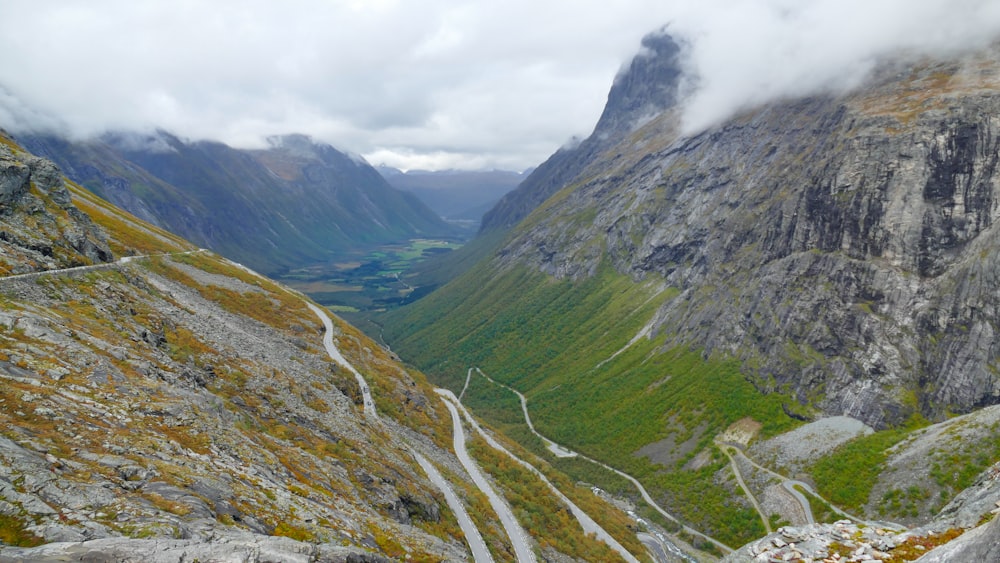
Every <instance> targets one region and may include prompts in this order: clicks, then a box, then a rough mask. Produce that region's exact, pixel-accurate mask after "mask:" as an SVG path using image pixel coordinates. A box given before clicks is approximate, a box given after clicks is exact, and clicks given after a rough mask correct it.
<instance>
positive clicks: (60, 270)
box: [0, 248, 208, 281]
mask: <svg viewBox="0 0 1000 563" xmlns="http://www.w3.org/2000/svg"><path fill="white" fill-rule="evenodd" d="M199 252H208V251H207V250H206V249H204V248H199V249H198V250H182V251H180V252H161V253H159V254H143V255H140V256H122V257H121V258H119V259H118V260H117V261H115V262H101V263H99V264H91V265H89V266H73V267H72V268H57V269H55V270H39V271H37V272H28V273H26V274H14V275H11V276H3V277H0V281H6V280H25V279H31V278H38V277H41V276H51V275H56V274H74V273H80V272H89V271H93V270H109V269H112V268H117V267H118V266H121V265H123V264H128V263H129V262H132V261H133V260H140V259H142V258H152V257H155V256H183V255H185V254H197V253H199Z"/></svg>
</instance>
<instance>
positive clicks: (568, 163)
mask: <svg viewBox="0 0 1000 563" xmlns="http://www.w3.org/2000/svg"><path fill="white" fill-rule="evenodd" d="M680 79H681V62H680V46H679V45H678V44H677V43H676V42H675V41H674V39H673V38H672V37H671V36H670V35H668V34H667V33H666V32H665V31H659V32H655V33H651V34H649V35H647V36H646V37H644V38H643V39H642V48H641V51H640V52H639V54H638V55H637V56H636V57H634V58H633V59H632V61H631V63H630V64H629V65H628V66H627V67H625V68H623V69H622V70H621V71H620V72H619V74H618V76H617V77H615V82H614V84H613V85H612V86H611V91H610V92H609V93H608V101H607V104H606V105H605V106H604V112H603V113H602V114H601V117H600V119H599V120H598V122H597V126H596V127H595V128H594V132H593V133H592V134H591V135H590V136H589V137H587V138H586V139H584V140H583V141H578V142H571V143H569V144H567V145H566V146H565V147H563V148H561V149H560V150H558V151H556V153H555V154H553V155H552V156H550V157H549V158H548V160H546V161H545V162H543V163H542V164H540V165H539V166H538V168H536V169H535V170H533V171H532V173H531V174H530V175H529V176H528V177H527V178H526V179H525V180H524V182H523V183H522V184H521V185H520V186H518V187H517V189H516V190H514V191H512V192H510V193H509V194H507V195H506V196H504V197H503V198H502V199H501V200H500V202H499V203H497V205H496V206H494V207H493V209H490V210H489V211H488V212H487V213H486V214H485V215H484V216H483V221H482V227H481V230H482V231H490V230H494V229H506V228H510V227H513V226H514V225H516V224H517V223H518V222H519V221H521V220H522V219H524V218H525V217H526V216H527V215H528V214H529V213H530V212H531V211H532V210H533V209H535V208H536V207H538V206H539V205H540V204H541V203H542V202H543V201H545V200H546V199H547V198H548V197H549V196H551V195H552V194H554V193H556V192H557V191H559V190H561V189H562V188H563V187H565V186H566V185H568V184H569V183H570V182H571V181H573V180H574V179H575V178H576V177H577V176H579V175H581V173H582V171H583V169H585V168H586V167H587V166H588V165H589V164H590V163H591V162H592V161H594V160H597V159H598V157H599V155H600V154H601V153H603V152H604V151H605V150H608V149H609V148H610V147H612V146H614V145H616V144H617V143H619V142H620V141H621V140H622V137H624V136H626V135H628V134H629V133H631V132H632V131H633V130H634V129H636V128H638V127H640V126H642V125H643V124H644V123H646V122H647V121H649V120H651V119H653V118H654V117H656V116H657V115H659V114H661V113H662V112H663V111H664V110H666V109H668V108H671V107H673V106H674V105H676V104H677V100H678V96H679V87H680Z"/></svg>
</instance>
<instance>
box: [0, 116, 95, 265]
mask: <svg viewBox="0 0 1000 563" xmlns="http://www.w3.org/2000/svg"><path fill="white" fill-rule="evenodd" d="M0 136H2V132H0ZM0 218H2V219H3V221H4V224H3V225H2V228H0V241H2V242H3V245H4V252H3V254H2V255H0V272H2V271H3V269H4V268H6V272H7V273H26V272H30V271H35V270H51V269H55V268H65V267H70V266H81V265H86V264H93V263H101V262H110V261H111V260H113V259H114V257H113V255H112V252H111V249H110V247H109V246H108V243H107V241H106V240H105V237H104V234H103V233H102V232H101V230H100V229H98V228H97V227H96V225H94V223H93V221H91V219H90V217H88V216H87V215H86V214H84V213H83V212H81V211H80V210H79V209H78V208H77V207H76V206H75V205H74V204H73V200H72V197H71V196H70V193H69V191H68V190H67V189H66V186H65V185H64V180H63V177H62V173H61V172H60V171H59V168H58V167H56V165H55V164H53V163H52V162H51V161H49V160H46V159H43V158H38V157H33V156H17V155H15V153H14V152H13V151H12V149H11V147H9V146H7V145H5V144H0Z"/></svg>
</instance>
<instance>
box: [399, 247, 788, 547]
mask: <svg viewBox="0 0 1000 563" xmlns="http://www.w3.org/2000/svg"><path fill="white" fill-rule="evenodd" d="M675 293H676V292H675V291H674V290H672V289H669V288H668V289H665V290H662V291H660V290H659V288H657V287H654V286H652V285H650V284H636V283H634V282H633V281H632V280H631V279H629V278H627V277H625V276H622V275H620V274H618V273H616V272H614V271H613V270H612V269H611V268H609V267H605V268H602V269H601V270H600V271H599V272H598V274H597V275H596V276H594V277H592V278H589V279H585V280H581V281H577V282H573V281H556V280H553V279H551V278H548V277H547V276H544V275H543V274H539V273H536V272H530V271H528V270H527V269H523V268H513V269H509V270H506V271H500V272H498V271H495V270H493V269H491V267H489V266H487V265H484V264H480V265H479V266H476V267H475V268H473V269H471V270H470V271H469V272H467V273H466V274H465V275H463V276H462V277H461V278H459V279H457V280H456V281H455V282H453V283H452V284H450V285H449V286H447V287H446V288H445V289H444V290H443V291H440V292H436V293H434V294H431V295H430V296H428V297H426V298H425V299H423V300H421V301H419V302H417V303H416V304H415V305H414V306H411V307H409V308H406V309H403V310H401V311H398V312H395V313H392V314H390V315H389V318H388V320H387V322H386V325H385V326H386V335H387V339H388V340H389V341H390V343H391V344H392V346H393V348H394V349H395V350H396V351H397V352H399V353H400V354H401V355H402V356H403V357H405V358H407V359H408V360H410V361H413V362H414V363H416V364H417V365H418V366H420V367H421V368H423V369H424V370H425V372H427V373H429V374H430V375H431V377H432V378H434V379H435V380H436V382H437V383H439V384H442V385H444V386H446V387H449V388H451V389H453V390H454V391H456V392H458V391H460V390H461V388H462V386H463V384H464V381H465V375H466V371H467V369H468V367H471V366H479V367H481V368H482V369H483V370H484V371H486V372H487V373H489V374H490V375H491V376H493V377H494V378H495V379H497V380H499V381H501V382H503V383H506V384H509V385H511V386H513V387H515V388H516V389H518V390H520V391H521V392H523V393H524V394H525V395H526V396H527V397H528V400H529V404H530V409H531V413H532V417H533V421H534V422H535V425H536V427H537V428H538V430H539V431H541V432H542V433H543V434H546V435H547V436H549V437H550V438H552V439H554V440H556V441H558V442H560V443H564V444H566V445H568V446H570V447H572V448H573V449H576V450H578V451H581V452H584V453H587V454H588V455H592V456H594V457H597V458H599V459H602V460H605V461H607V462H609V463H611V464H613V465H615V466H617V467H620V468H622V469H625V470H626V471H629V472H631V473H633V474H635V475H636V476H638V477H640V478H642V479H643V480H644V481H645V482H646V483H647V484H648V485H650V486H652V487H653V488H654V490H656V491H657V496H659V497H660V498H664V499H666V500H667V501H668V504H669V505H670V507H671V508H673V509H674V510H677V511H679V512H681V513H682V514H683V515H684V516H685V517H686V518H687V519H688V520H689V521H691V522H692V523H694V524H695V525H697V526H701V527H704V528H706V529H707V530H710V531H711V532H712V533H715V534H717V535H718V536H719V538H720V539H721V540H722V541H726V542H729V543H733V544H738V543H740V542H741V541H743V540H746V539H750V538H752V537H754V536H755V535H757V534H759V533H760V532H762V529H758V528H759V520H757V519H756V518H755V516H754V514H753V513H752V511H750V510H747V509H744V508H741V507H739V506H736V505H733V504H732V502H731V500H730V497H731V494H730V493H729V492H727V491H726V490H725V489H723V488H722V487H720V486H719V485H717V484H715V483H714V480H713V473H714V472H715V471H716V470H717V469H718V468H719V467H721V461H718V460H717V461H714V462H712V463H710V464H709V465H708V466H707V467H705V468H703V469H701V470H698V471H693V472H692V471H686V470H683V469H681V468H682V466H683V465H684V463H685V462H686V461H688V460H689V459H690V458H691V457H693V456H694V455H695V454H696V453H697V452H698V451H701V450H703V449H706V448H707V449H708V451H711V450H712V446H711V440H712V437H713V436H714V435H715V434H717V433H718V432H721V431H722V430H723V429H724V428H725V427H726V426H728V425H729V424H731V423H732V422H734V421H736V420H739V419H740V418H743V417H746V416H750V417H753V418H754V419H756V420H759V421H761V422H762V423H764V433H765V434H775V433H778V432H780V431H783V430H786V429H788V428H790V427H792V426H793V425H794V424H795V423H794V421H792V420H791V419H789V418H788V417H787V416H786V415H785V414H784V413H783V412H782V410H781V403H782V400H783V398H782V397H781V396H777V395H771V396H762V395H760V394H759V393H758V392H757V391H756V390H755V389H754V388H753V387H752V386H751V385H750V384H749V383H748V382H747V381H746V380H745V378H744V377H743V374H742V373H741V366H740V365H739V364H738V363H737V362H735V361H732V360H728V359H725V358H714V357H713V358H703V357H702V354H701V353H700V352H699V351H697V350H684V349H675V350H658V346H657V339H652V340H651V339H647V338H640V339H639V340H638V341H637V342H636V343H635V344H634V345H632V346H630V347H628V348H627V349H626V350H624V351H623V352H622V353H620V354H618V355H617V356H615V357H614V358H613V359H612V356H614V354H615V353H616V352H617V351H619V350H621V349H622V348H625V347H626V345H627V344H628V343H629V341H630V340H632V338H633V337H634V336H635V335H636V334H637V333H639V331H640V330H641V329H642V328H643V326H645V324H646V323H647V322H648V321H649V319H650V318H651V316H652V315H653V313H654V311H655V310H656V308H657V307H658V306H659V305H660V304H662V303H663V302H665V301H666V300H668V299H670V298H672V297H673V295H675ZM602 362H603V363H602ZM465 400H466V402H467V403H468V404H469V405H470V406H471V407H472V408H473V409H474V410H475V411H476V412H477V413H479V414H480V415H482V416H484V417H485V418H487V419H488V420H489V421H490V422H491V423H493V424H495V425H497V426H498V427H500V428H501V429H503V430H504V431H506V432H507V433H508V434H510V435H512V436H514V437H516V438H518V439H520V441H521V442H522V443H524V444H525V445H527V446H529V447H532V449H533V450H534V451H535V452H536V453H538V454H540V455H545V452H544V451H541V448H540V444H539V441H538V440H537V439H531V438H529V436H530V435H529V434H527V432H526V429H525V428H524V423H523V419H522V417H521V413H520V408H519V405H518V403H517V399H516V398H515V397H514V396H513V395H512V394H510V393H509V392H508V391H506V390H503V389H500V388H497V387H495V386H492V385H490V384H488V383H485V380H482V379H481V378H479V379H474V380H473V384H472V385H471V386H470V388H469V390H468V391H467V393H466V395H465ZM671 437H672V438H673V440H674V443H677V444H680V443H683V442H686V441H687V442H688V444H689V445H690V444H694V445H695V447H694V448H692V449H690V451H689V452H687V453H680V452H677V454H676V456H675V463H674V464H673V465H671V466H670V467H664V466H662V465H654V464H653V463H651V462H650V461H649V460H648V459H647V458H645V457H641V456H638V455H636V452H637V450H639V449H640V448H642V447H643V446H645V445H647V444H650V443H653V442H657V441H660V440H664V439H667V438H671ZM550 459H551V458H550ZM553 461H555V462H556V464H557V465H558V466H560V467H561V468H563V469H565V470H567V471H569V472H571V474H573V475H574V476H575V477H577V478H581V479H583V478H586V479H588V480H592V481H595V480H598V479H600V480H601V481H600V482H601V483H602V484H605V483H607V484H609V486H611V488H613V489H617V488H619V487H621V483H620V482H619V483H618V484H617V485H615V484H614V480H612V479H606V477H602V476H601V475H600V472H593V471H592V470H591V469H588V468H585V467H583V466H581V464H580V463H579V462H568V463H567V462H558V461H556V460H553Z"/></svg>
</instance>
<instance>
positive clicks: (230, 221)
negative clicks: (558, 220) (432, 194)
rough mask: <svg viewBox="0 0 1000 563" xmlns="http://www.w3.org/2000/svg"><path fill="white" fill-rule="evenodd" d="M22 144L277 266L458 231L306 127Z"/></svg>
mask: <svg viewBox="0 0 1000 563" xmlns="http://www.w3.org/2000/svg"><path fill="white" fill-rule="evenodd" d="M19 141H20V142H22V143H23V144H24V146H25V147H26V148H28V149H29V150H31V151H32V152H34V153H35V154H38V155H41V156H44V157H46V158H49V159H51V160H53V161H54V162H56V164H58V165H59V166H60V167H61V168H62V169H64V170H65V171H66V174H67V175H68V176H69V177H70V178H71V179H73V180H75V181H77V182H79V183H80V184H81V185H83V186H84V187H87V188H88V189H90V190H92V191H93V192H94V193H96V194H98V195H100V196H102V197H105V198H106V199H108V200H109V201H111V202H112V203H114V204H116V205H119V206H121V207H122V208H123V209H126V210H128V211H130V212H132V213H134V214H135V215H136V216H138V217H141V218H143V219H144V220H147V221H150V222H152V223H154V224H155V225H158V226H160V227H163V228H166V229H168V230H170V231H173V232H176V233H178V234H180V235H181V236H183V237H185V238H187V239H189V240H191V241H193V242H195V243H196V244H198V245H200V246H203V247H206V248H211V249H212V250H215V251H217V252H219V253H221V254H223V255H225V256H227V257H229V258H232V259H233V260H236V261H239V262H241V263H245V264H247V265H249V266H251V267H252V268H254V269H257V270H260V271H262V272H265V273H268V274H276V273H280V272H284V271H287V270H289V269H294V268H296V267H301V266H304V265H308V264H314V263H318V262H324V261H331V260H334V259H336V258H338V257H342V256H343V254H344V253H346V252H348V251H351V252H354V251H359V250H364V249H371V248H373V247H376V246H378V245H380V244H385V243H390V242H399V241H401V240H407V239H409V238H413V237H435V236H443V235H450V234H454V233H455V228H454V227H452V226H450V225H448V224H446V223H445V222H444V221H442V220H441V219H440V218H439V217H438V216H437V215H436V214H435V213H434V212H432V211H431V210H430V209H428V208H427V207H426V206H425V205H424V204H422V203H421V202H420V201H419V200H418V199H417V198H416V197H414V196H413V195H411V194H407V193H403V192H400V191H399V190H396V189H393V188H392V187H391V186H389V184H387V183H386V182H385V180H383V178H382V177H381V176H380V175H379V174H378V173H377V172H376V171H375V170H374V169H373V168H372V167H371V166H369V165H368V164H367V163H365V162H364V161H363V160H361V159H359V158H357V157H351V156H349V155H347V154H344V153H341V152H339V151H337V150H336V149H334V148H333V147H331V146H329V145H324V144H318V143H315V142H313V141H311V140H310V139H309V138H307V137H305V136H302V135H288V136H283V137H274V138H272V139H270V147H269V148H267V149H264V150H240V149H234V148H232V147H229V146H227V145H224V144H222V143H216V142H207V141H202V142H186V141H182V140H181V139H178V138H177V137H174V136H172V135H170V134H168V133H165V132H158V133H156V134H155V135H140V134H134V133H114V134H107V135H105V136H103V137H102V138H100V139H95V140H90V141H84V142H69V141H66V140H65V139H61V138H58V137H52V136H40V135H22V136H20V137H19Z"/></svg>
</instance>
